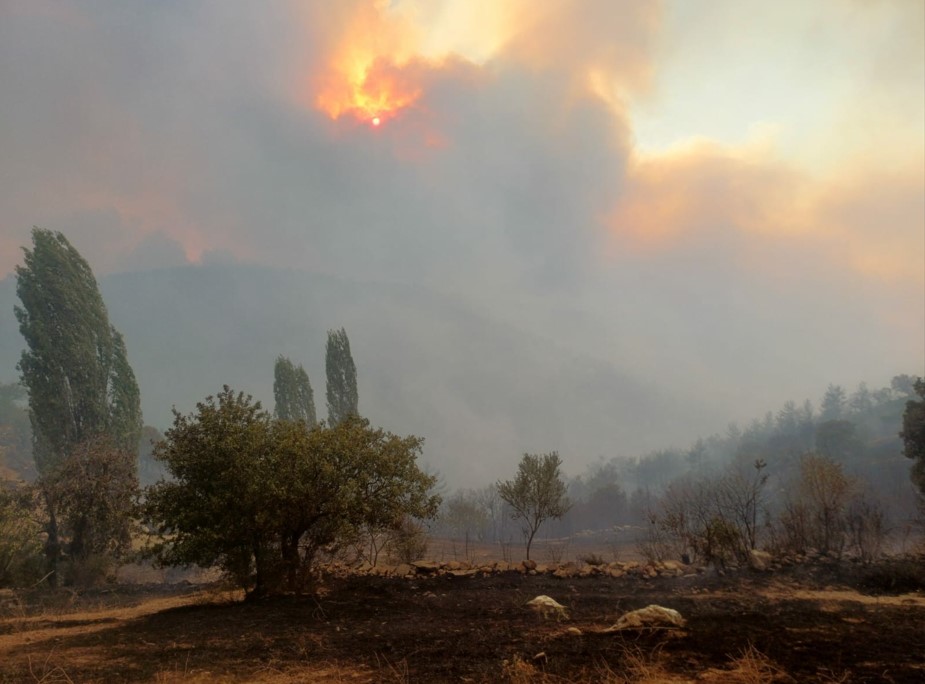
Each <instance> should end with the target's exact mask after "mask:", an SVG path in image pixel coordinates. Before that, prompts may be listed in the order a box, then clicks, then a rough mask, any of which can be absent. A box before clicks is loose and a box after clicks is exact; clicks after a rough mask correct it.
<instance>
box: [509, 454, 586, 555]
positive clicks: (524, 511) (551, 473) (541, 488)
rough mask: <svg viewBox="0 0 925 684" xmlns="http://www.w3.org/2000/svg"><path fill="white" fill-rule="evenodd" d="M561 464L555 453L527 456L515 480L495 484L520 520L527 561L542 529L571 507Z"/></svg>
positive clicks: (514, 515)
mask: <svg viewBox="0 0 925 684" xmlns="http://www.w3.org/2000/svg"><path fill="white" fill-rule="evenodd" d="M561 465H562V459H561V458H559V454H558V453H557V452H555V451H553V452H551V453H548V454H542V455H540V454H524V455H523V458H522V459H521V460H520V464H519V465H518V466H517V475H516V477H515V478H514V479H513V480H504V481H499V482H498V483H497V485H496V486H497V487H498V494H499V495H500V496H501V498H502V499H503V500H504V501H505V502H507V504H508V505H509V506H510V507H511V509H512V512H511V517H512V518H514V519H515V520H516V519H519V520H521V524H522V528H523V533H524V538H525V539H526V542H527V559H528V560H529V558H530V547H531V545H532V544H533V538H534V537H535V536H536V532H537V530H539V528H540V526H541V525H542V524H543V523H544V522H545V521H547V520H549V519H556V518H561V517H562V516H563V515H565V514H566V513H567V512H568V510H569V508H570V507H571V504H570V503H569V500H568V497H567V496H566V486H565V482H564V480H563V479H562V474H561V473H560V471H559V468H560V466H561Z"/></svg>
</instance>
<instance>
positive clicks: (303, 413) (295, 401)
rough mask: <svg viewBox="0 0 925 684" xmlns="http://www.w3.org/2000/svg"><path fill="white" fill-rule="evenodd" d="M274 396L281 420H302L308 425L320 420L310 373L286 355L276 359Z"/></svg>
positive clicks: (277, 414) (311, 425)
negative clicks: (316, 413) (316, 409)
mask: <svg viewBox="0 0 925 684" xmlns="http://www.w3.org/2000/svg"><path fill="white" fill-rule="evenodd" d="M273 397H274V399H275V400H276V408H275V411H274V412H275V414H276V417H277V418H279V419H280V420H300V421H302V422H303V423H305V424H306V425H307V426H308V427H314V426H315V424H316V423H317V422H318V420H317V418H316V416H315V395H314V392H312V385H311V383H310V382H309V381H308V373H306V372H305V369H304V368H303V367H302V366H301V365H299V366H298V367H296V366H295V364H293V363H292V361H290V360H289V359H287V358H286V357H285V356H279V357H278V358H277V359H276V365H275V366H274V369H273Z"/></svg>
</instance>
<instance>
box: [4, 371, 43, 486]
mask: <svg viewBox="0 0 925 684" xmlns="http://www.w3.org/2000/svg"><path fill="white" fill-rule="evenodd" d="M27 397H28V394H27V392H26V388H25V387H23V386H22V385H20V384H19V383H10V384H0V478H2V477H4V476H6V477H10V478H12V479H24V480H31V479H33V478H34V475H35V467H34V464H33V463H32V429H31V428H30V426H29V412H28V410H27V409H26V408H25V402H26V399H27ZM4 469H6V470H4Z"/></svg>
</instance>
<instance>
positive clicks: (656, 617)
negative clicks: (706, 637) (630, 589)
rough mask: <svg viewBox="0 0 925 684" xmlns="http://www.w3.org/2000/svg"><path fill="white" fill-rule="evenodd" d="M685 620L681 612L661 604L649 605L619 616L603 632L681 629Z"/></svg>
mask: <svg viewBox="0 0 925 684" xmlns="http://www.w3.org/2000/svg"><path fill="white" fill-rule="evenodd" d="M686 624H687V623H686V621H685V620H684V618H683V617H682V616H681V613H679V612H678V611H676V610H674V609H672V608H665V607H663V606H657V605H654V604H653V605H649V606H646V607H645V608H640V609H639V610H633V611H630V612H629V613H626V614H625V615H623V616H621V617H620V619H619V620H617V622H616V624H614V625H613V626H612V627H608V628H607V629H605V630H604V631H605V632H622V631H624V630H634V629H683V628H684V626H685V625H686Z"/></svg>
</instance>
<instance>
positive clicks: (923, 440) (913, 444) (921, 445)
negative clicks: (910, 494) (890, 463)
mask: <svg viewBox="0 0 925 684" xmlns="http://www.w3.org/2000/svg"><path fill="white" fill-rule="evenodd" d="M913 388H914V390H915V393H916V394H917V395H918V396H919V400H918V401H916V400H914V399H910V400H909V401H907V402H906V410H905V411H904V412H903V430H902V432H901V433H900V434H899V436H900V437H901V438H902V440H903V445H904V453H905V454H906V457H907V458H911V459H912V460H913V461H915V463H914V464H913V466H912V481H913V482H914V483H915V485H916V486H917V487H918V488H919V491H920V492H922V494H925V378H918V379H917V380H916V381H915V383H914V384H913Z"/></svg>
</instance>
